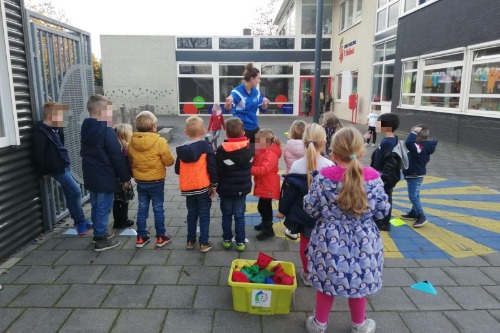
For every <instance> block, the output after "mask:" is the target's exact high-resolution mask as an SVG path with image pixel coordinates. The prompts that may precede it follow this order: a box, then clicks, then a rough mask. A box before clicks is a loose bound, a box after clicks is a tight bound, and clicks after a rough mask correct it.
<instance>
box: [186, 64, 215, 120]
mask: <svg viewBox="0 0 500 333" xmlns="http://www.w3.org/2000/svg"><path fill="white" fill-rule="evenodd" d="M178 84H179V110H181V114H197V113H208V110H209V107H210V105H212V104H213V103H214V100H215V99H214V79H213V77H212V65H211V64H195V63H190V64H179V76H178Z"/></svg>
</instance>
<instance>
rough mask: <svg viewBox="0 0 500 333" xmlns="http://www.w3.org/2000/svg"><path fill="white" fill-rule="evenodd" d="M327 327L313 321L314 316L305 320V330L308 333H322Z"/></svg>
mask: <svg viewBox="0 0 500 333" xmlns="http://www.w3.org/2000/svg"><path fill="white" fill-rule="evenodd" d="M327 326H328V325H325V326H321V325H320V324H318V323H317V322H316V319H314V316H310V317H309V318H307V320H306V330H307V332H308V333H324V332H325V331H326V327H327Z"/></svg>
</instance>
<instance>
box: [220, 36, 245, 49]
mask: <svg viewBox="0 0 500 333" xmlns="http://www.w3.org/2000/svg"><path fill="white" fill-rule="evenodd" d="M219 49H221V50H241V49H253V38H223V37H221V38H219Z"/></svg>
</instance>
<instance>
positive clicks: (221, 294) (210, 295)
mask: <svg viewBox="0 0 500 333" xmlns="http://www.w3.org/2000/svg"><path fill="white" fill-rule="evenodd" d="M193 308H194V309H221V310H224V309H232V308H233V296H232V293H231V287H220V286H219V287H205V286H202V287H198V290H197V291H196V298H195V300H194V306H193Z"/></svg>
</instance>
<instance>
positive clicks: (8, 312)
mask: <svg viewBox="0 0 500 333" xmlns="http://www.w3.org/2000/svg"><path fill="white" fill-rule="evenodd" d="M0 300H1V298H0ZM22 312H23V309H4V308H0V318H2V320H0V332H4V331H5V329H6V328H7V327H9V325H10V324H11V323H12V322H13V321H14V320H16V319H17V317H19V315H20V314H21V313H22Z"/></svg>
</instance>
